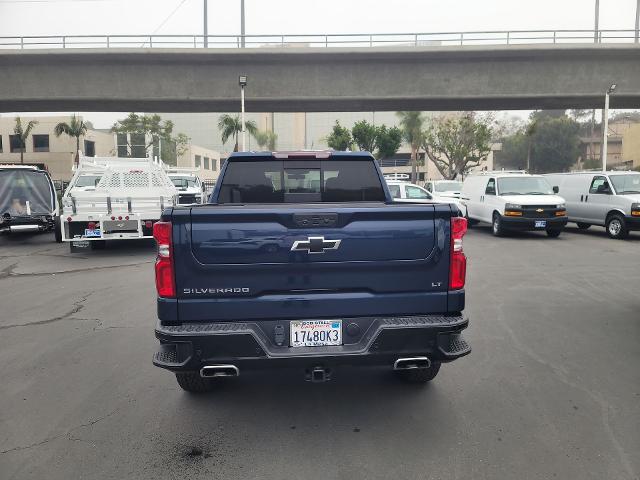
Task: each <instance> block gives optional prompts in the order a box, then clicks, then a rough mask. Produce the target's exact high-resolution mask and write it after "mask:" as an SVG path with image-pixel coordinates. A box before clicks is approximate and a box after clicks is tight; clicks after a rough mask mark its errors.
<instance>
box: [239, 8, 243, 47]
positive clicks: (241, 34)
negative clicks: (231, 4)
mask: <svg viewBox="0 0 640 480" xmlns="http://www.w3.org/2000/svg"><path fill="white" fill-rule="evenodd" d="M240 45H241V46H242V48H244V0H240Z"/></svg>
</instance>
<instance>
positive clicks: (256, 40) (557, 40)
mask: <svg viewBox="0 0 640 480" xmlns="http://www.w3.org/2000/svg"><path fill="white" fill-rule="evenodd" d="M639 40H640V39H639V34H638V31H637V30H597V31H595V30H503V31H498V30H496V31H484V32H483V31H474V32H437V33H371V34H359V33H353V34H351V33H348V34H304V35H244V36H241V35H207V36H206V37H205V36H204V35H59V36H19V37H0V49H42V48H47V49H50V48H245V47H246V48H267V47H314V48H322V47H324V48H328V47H384V46H460V45H527V44H567V43H573V44H575V43H585V44H587V43H596V44H598V43H639Z"/></svg>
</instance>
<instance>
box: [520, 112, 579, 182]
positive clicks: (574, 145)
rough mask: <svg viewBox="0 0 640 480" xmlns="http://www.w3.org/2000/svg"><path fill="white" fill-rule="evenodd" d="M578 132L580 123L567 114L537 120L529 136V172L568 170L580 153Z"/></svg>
mask: <svg viewBox="0 0 640 480" xmlns="http://www.w3.org/2000/svg"><path fill="white" fill-rule="evenodd" d="M579 132H580V125H579V124H578V123H577V122H576V121H575V120H572V119H570V118H569V117H567V116H564V117H560V118H550V119H547V120H545V121H541V122H538V123H537V125H536V129H535V132H534V133H533V134H532V136H531V138H532V148H531V159H530V162H529V169H530V170H531V172H534V173H547V172H558V171H560V172H564V171H567V170H569V168H570V167H571V166H572V165H573V164H574V163H575V162H576V160H577V159H578V156H579V154H580V137H579Z"/></svg>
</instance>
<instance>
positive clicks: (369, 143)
mask: <svg viewBox="0 0 640 480" xmlns="http://www.w3.org/2000/svg"><path fill="white" fill-rule="evenodd" d="M378 133H379V128H378V127H376V126H375V125H372V124H370V123H369V122H367V121H366V120H360V121H359V122H356V123H355V124H354V125H353V128H352V129H351V135H352V137H353V142H354V143H355V144H356V145H357V146H358V148H359V149H360V150H363V151H365V152H371V153H373V152H374V151H375V150H376V148H378Z"/></svg>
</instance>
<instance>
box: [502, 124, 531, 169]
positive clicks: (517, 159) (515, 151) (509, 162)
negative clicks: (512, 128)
mask: <svg viewBox="0 0 640 480" xmlns="http://www.w3.org/2000/svg"><path fill="white" fill-rule="evenodd" d="M528 147H529V137H527V135H526V133H525V129H524V128H522V129H521V130H520V131H518V132H515V133H513V134H512V135H508V136H506V137H503V138H502V149H501V150H500V151H498V152H496V153H495V155H494V165H495V166H496V167H501V168H512V169H517V170H524V169H525V168H526V166H527V152H528Z"/></svg>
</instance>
